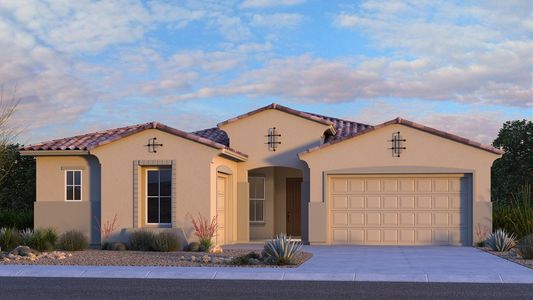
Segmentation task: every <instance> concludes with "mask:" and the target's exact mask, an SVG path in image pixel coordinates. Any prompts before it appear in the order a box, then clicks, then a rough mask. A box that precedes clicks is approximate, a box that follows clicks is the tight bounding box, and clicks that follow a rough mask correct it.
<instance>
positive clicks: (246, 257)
mask: <svg viewBox="0 0 533 300" xmlns="http://www.w3.org/2000/svg"><path fill="white" fill-rule="evenodd" d="M252 259H256V260H259V259H261V256H260V255H259V254H257V253H255V252H250V253H247V254H243V255H239V256H235V257H234V258H232V259H231V261H230V264H232V265H236V266H243V265H250V264H252V263H251V261H250V260H252Z"/></svg>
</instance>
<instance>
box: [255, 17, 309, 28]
mask: <svg viewBox="0 0 533 300" xmlns="http://www.w3.org/2000/svg"><path fill="white" fill-rule="evenodd" d="M303 19H304V16H303V15H301V14H295V13H275V14H265V15H261V14H254V15H253V16H252V19H251V21H250V25H251V26H255V27H270V28H276V29H279V28H284V27H295V26H297V25H298V24H300V23H301V22H302V21H303Z"/></svg>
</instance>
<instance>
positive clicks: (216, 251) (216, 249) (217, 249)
mask: <svg viewBox="0 0 533 300" xmlns="http://www.w3.org/2000/svg"><path fill="white" fill-rule="evenodd" d="M222 252H224V250H223V249H222V247H220V245H216V246H215V247H213V248H212V249H211V253H213V254H221V253H222Z"/></svg>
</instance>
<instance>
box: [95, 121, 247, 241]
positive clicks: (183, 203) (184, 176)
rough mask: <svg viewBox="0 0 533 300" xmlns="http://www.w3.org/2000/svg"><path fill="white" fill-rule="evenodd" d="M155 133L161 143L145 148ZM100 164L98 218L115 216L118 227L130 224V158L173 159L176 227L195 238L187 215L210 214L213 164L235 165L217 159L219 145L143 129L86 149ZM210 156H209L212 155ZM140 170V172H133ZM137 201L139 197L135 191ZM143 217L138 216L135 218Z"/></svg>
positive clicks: (211, 208) (214, 169) (129, 225)
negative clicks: (99, 206) (216, 147)
mask: <svg viewBox="0 0 533 300" xmlns="http://www.w3.org/2000/svg"><path fill="white" fill-rule="evenodd" d="M153 137H157V142H158V143H162V144H163V147H159V148H158V149H157V153H149V152H148V149H147V147H145V146H144V145H146V144H147V142H148V139H149V138H153ZM91 153H92V154H94V155H95V156H97V157H98V159H99V160H100V163H101V166H102V220H103V221H104V222H105V220H111V219H113V216H114V214H117V216H118V220H119V221H118V223H119V227H120V228H131V227H134V224H133V161H134V160H174V161H175V168H176V180H175V184H176V187H175V189H176V196H175V197H176V212H175V215H176V220H175V224H176V227H178V228H182V229H183V230H184V232H185V235H186V236H187V238H188V239H195V237H194V236H193V234H192V233H193V229H192V226H191V224H190V219H189V218H188V217H187V214H188V213H190V214H192V215H196V214H197V213H200V214H202V215H203V216H207V217H211V216H212V215H213V214H214V213H215V210H214V207H215V202H216V198H215V194H216V190H215V188H216V168H217V166H220V165H223V164H226V165H228V167H229V168H232V169H233V170H235V171H237V170H236V168H235V164H234V163H233V162H232V161H230V160H227V159H223V158H219V159H215V157H217V156H218V154H219V150H217V149H214V148H211V147H207V146H205V145H202V144H199V143H196V142H194V141H190V140H187V139H184V138H180V137H176V136H174V135H171V134H168V133H165V132H162V131H159V130H156V129H149V130H145V131H142V132H140V133H137V134H135V135H132V136H129V137H126V138H123V139H121V140H118V141H116V142H113V143H110V144H107V145H105V146H101V147H98V148H96V149H94V150H92V151H91ZM214 159H215V160H214ZM139 174H141V173H139ZM139 200H141V201H142V196H141V195H140V197H139ZM142 217H144V216H143V215H139V218H142Z"/></svg>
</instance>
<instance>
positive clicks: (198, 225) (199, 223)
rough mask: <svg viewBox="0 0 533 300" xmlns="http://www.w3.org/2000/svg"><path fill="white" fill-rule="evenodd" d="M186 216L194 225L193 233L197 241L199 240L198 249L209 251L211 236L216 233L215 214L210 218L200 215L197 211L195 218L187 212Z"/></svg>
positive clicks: (211, 244)
mask: <svg viewBox="0 0 533 300" xmlns="http://www.w3.org/2000/svg"><path fill="white" fill-rule="evenodd" d="M188 216H189V218H190V219H191V222H192V226H193V227H194V234H195V235H196V236H197V237H198V241H199V242H200V251H209V249H211V247H212V246H213V238H214V237H215V235H216V234H217V229H218V223H217V216H214V217H213V218H212V219H211V220H209V219H208V218H207V217H204V216H202V215H201V214H200V213H198V216H197V217H196V218H194V217H193V216H192V215H191V214H188Z"/></svg>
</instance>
